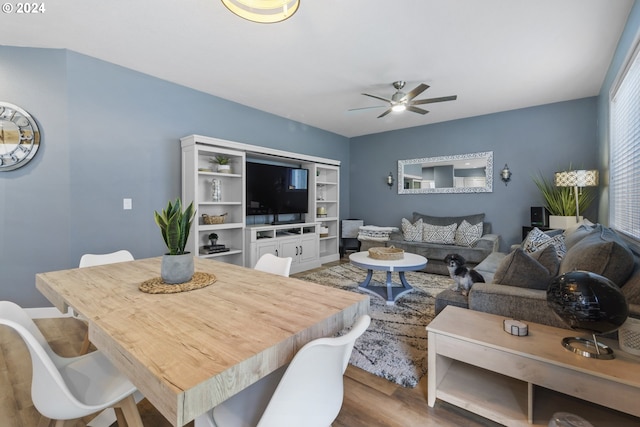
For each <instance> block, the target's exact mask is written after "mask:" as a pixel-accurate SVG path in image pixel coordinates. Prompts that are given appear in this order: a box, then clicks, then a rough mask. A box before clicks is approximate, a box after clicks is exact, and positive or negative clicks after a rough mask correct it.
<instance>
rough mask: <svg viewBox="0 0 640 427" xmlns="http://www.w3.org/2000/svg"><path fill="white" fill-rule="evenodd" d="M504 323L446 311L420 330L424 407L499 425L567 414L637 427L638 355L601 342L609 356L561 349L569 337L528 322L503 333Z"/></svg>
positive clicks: (599, 425)
mask: <svg viewBox="0 0 640 427" xmlns="http://www.w3.org/2000/svg"><path fill="white" fill-rule="evenodd" d="M503 320H504V317H501V316H496V315H493V314H487V313H482V312H478V311H473V310H468V309H463V308H459V307H453V306H447V307H446V308H445V309H444V310H443V311H442V312H441V313H440V314H439V315H438V316H437V317H436V318H435V319H434V320H433V321H432V322H431V323H430V324H429V326H427V331H428V341H429V354H428V363H429V374H428V393H427V395H428V404H429V406H431V407H433V406H434V404H435V402H436V399H440V400H442V401H445V402H449V403H451V404H453V405H456V406H459V407H461V408H464V409H466V410H468V411H471V412H474V413H477V414H479V415H481V416H483V417H485V418H488V419H491V420H493V421H496V422H498V423H500V424H504V425H506V426H530V425H534V426H545V427H546V426H547V424H548V422H549V420H550V419H551V416H552V415H553V413H554V412H571V413H575V414H576V415H579V416H581V417H583V418H585V419H586V420H587V421H589V422H590V423H591V424H593V425H594V426H595V427H605V426H616V427H631V426H639V425H640V418H638V417H640V405H639V404H638V402H640V357H637V356H633V355H631V354H628V353H625V352H623V351H622V350H619V347H618V346H617V343H616V342H614V341H611V340H603V341H605V342H606V343H607V345H609V346H610V347H611V348H613V349H614V351H615V355H616V358H615V359H613V360H598V359H592V358H586V357H582V356H579V355H577V354H574V353H572V352H570V351H567V350H565V349H564V348H563V347H562V344H561V340H562V338H564V337H567V336H574V335H575V334H576V332H575V331H571V330H569V329H560V328H553V327H550V326H544V325H538V324H535V323H529V335H528V336H525V337H517V336H513V335H510V334H508V333H506V332H504V330H503V327H502V322H503Z"/></svg>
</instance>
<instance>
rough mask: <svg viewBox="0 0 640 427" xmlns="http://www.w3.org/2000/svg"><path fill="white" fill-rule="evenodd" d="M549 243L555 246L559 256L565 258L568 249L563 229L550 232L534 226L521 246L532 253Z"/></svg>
mask: <svg viewBox="0 0 640 427" xmlns="http://www.w3.org/2000/svg"><path fill="white" fill-rule="evenodd" d="M549 245H552V246H553V247H554V248H555V250H556V255H557V256H558V258H560V259H562V258H564V256H565V254H566V252H567V249H566V246H565V243H564V235H563V234H562V232H561V231H560V232H557V233H551V234H548V233H545V232H543V231H541V230H540V229H539V228H537V227H534V228H533V229H532V230H531V231H530V232H529V234H527V237H526V238H525V239H524V241H523V242H522V245H521V246H522V249H524V251H525V252H527V253H529V254H531V253H534V252H537V251H541V250H543V249H544V248H546V247H547V246H549Z"/></svg>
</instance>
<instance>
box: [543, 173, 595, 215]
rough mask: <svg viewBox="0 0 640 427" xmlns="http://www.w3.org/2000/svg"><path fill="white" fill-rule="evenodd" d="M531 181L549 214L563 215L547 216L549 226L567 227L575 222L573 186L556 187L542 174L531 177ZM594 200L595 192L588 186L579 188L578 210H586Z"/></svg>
mask: <svg viewBox="0 0 640 427" xmlns="http://www.w3.org/2000/svg"><path fill="white" fill-rule="evenodd" d="M533 182H534V183H535V184H536V187H538V189H539V190H540V192H541V193H542V197H543V198H544V201H545V204H546V208H547V210H548V211H549V214H550V215H551V216H554V217H563V218H549V226H550V227H551V228H567V225H569V224H575V223H576V196H575V193H574V191H575V189H574V188H573V187H558V186H556V185H555V184H554V182H553V181H550V180H547V179H546V178H545V177H544V176H542V175H539V176H537V177H535V178H533ZM594 200H595V194H594V193H593V192H592V191H591V190H590V189H589V188H583V189H581V190H579V191H578V207H579V208H580V212H584V211H586V210H587V208H589V206H591V203H593V201H594Z"/></svg>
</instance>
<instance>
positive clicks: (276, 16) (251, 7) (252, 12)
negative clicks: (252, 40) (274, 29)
mask: <svg viewBox="0 0 640 427" xmlns="http://www.w3.org/2000/svg"><path fill="white" fill-rule="evenodd" d="M221 1H222V4H224V5H225V7H226V8H227V9H229V10H230V11H231V12H233V13H234V14H235V15H238V16H239V17H241V18H244V19H246V20H248V21H252V22H258V23H261V24H273V23H276V22H281V21H284V20H285V19H288V18H291V16H293V14H294V13H296V12H297V11H298V7H299V6H300V0H221Z"/></svg>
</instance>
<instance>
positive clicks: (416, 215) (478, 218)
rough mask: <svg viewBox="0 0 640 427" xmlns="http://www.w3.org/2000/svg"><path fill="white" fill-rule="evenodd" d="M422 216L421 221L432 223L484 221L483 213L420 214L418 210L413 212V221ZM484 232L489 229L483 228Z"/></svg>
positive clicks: (446, 223)
mask: <svg viewBox="0 0 640 427" xmlns="http://www.w3.org/2000/svg"><path fill="white" fill-rule="evenodd" d="M420 218H422V222H423V223H428V224H432V225H449V224H452V223H454V222H455V223H456V224H457V225H460V224H462V221H464V220H467V222H468V223H469V224H477V223H479V222H483V221H484V214H483V213H481V214H474V215H466V216H431V215H425V214H421V213H419V212H414V213H413V222H416V221H417V220H419V219H420ZM485 232H486V233H488V232H489V231H487V230H485Z"/></svg>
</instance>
